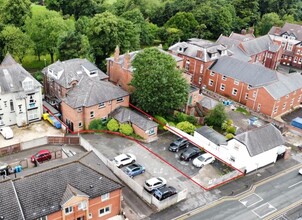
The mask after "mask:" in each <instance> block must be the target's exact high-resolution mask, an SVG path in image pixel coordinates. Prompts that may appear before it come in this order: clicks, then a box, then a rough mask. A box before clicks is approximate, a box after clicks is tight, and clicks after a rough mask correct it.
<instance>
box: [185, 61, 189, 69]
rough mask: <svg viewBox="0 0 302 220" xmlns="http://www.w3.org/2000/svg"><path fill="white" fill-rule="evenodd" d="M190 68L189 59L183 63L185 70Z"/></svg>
mask: <svg viewBox="0 0 302 220" xmlns="http://www.w3.org/2000/svg"><path fill="white" fill-rule="evenodd" d="M189 69H190V60H187V61H186V65H185V70H187V71H188V70H189Z"/></svg>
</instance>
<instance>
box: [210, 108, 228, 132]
mask: <svg viewBox="0 0 302 220" xmlns="http://www.w3.org/2000/svg"><path fill="white" fill-rule="evenodd" d="M225 120H227V114H226V112H225V110H224V105H223V104H221V103H219V104H217V105H216V106H215V108H214V109H213V110H211V111H210V112H209V113H208V114H207V115H206V117H205V124H207V125H210V126H214V127H216V128H221V126H222V124H223V122H224V121H225Z"/></svg>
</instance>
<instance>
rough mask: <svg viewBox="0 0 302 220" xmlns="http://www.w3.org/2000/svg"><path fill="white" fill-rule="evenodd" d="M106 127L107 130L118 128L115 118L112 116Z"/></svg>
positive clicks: (116, 129)
mask: <svg viewBox="0 0 302 220" xmlns="http://www.w3.org/2000/svg"><path fill="white" fill-rule="evenodd" d="M107 128H108V130H109V131H118V129H119V123H118V121H117V120H115V119H114V118H112V119H111V120H110V121H109V122H108V124H107Z"/></svg>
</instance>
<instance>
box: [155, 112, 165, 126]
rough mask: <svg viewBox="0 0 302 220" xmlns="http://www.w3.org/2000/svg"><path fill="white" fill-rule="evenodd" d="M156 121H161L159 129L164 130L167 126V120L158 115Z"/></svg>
mask: <svg viewBox="0 0 302 220" xmlns="http://www.w3.org/2000/svg"><path fill="white" fill-rule="evenodd" d="M155 119H156V120H158V121H159V125H158V129H159V130H164V126H165V125H166V124H167V120H166V119H164V118H163V117H161V116H159V115H156V116H155Z"/></svg>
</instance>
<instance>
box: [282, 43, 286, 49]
mask: <svg viewBox="0 0 302 220" xmlns="http://www.w3.org/2000/svg"><path fill="white" fill-rule="evenodd" d="M282 48H283V49H284V48H285V42H283V41H282Z"/></svg>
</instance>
